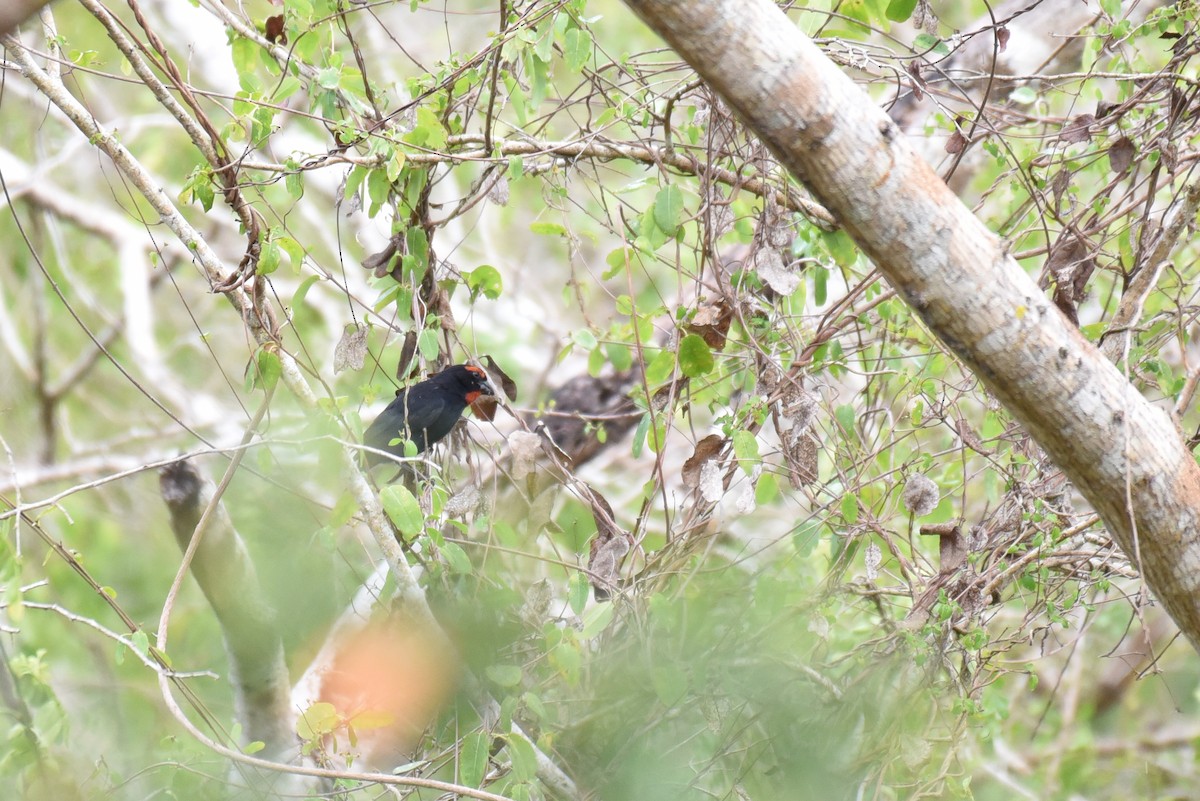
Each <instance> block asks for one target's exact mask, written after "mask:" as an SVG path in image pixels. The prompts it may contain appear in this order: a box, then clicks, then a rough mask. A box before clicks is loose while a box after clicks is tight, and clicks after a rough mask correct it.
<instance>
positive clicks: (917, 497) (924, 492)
mask: <svg viewBox="0 0 1200 801" xmlns="http://www.w3.org/2000/svg"><path fill="white" fill-rule="evenodd" d="M901 500H902V501H903V502H904V508H905V509H907V510H908V511H910V512H912V513H913V515H914V516H916V517H924V516H925V515H927V514H929V513H930V512H932V511H933V510H934V509H936V508H937V505H938V501H940V500H941V492H940V491H939V490H938V486H937V484H934V483H933V482H932V481H930V480H929V479H928V478H926V477H925V476H923V475H921V474H920V473H915V474H913V475H912V476H910V477H909V479H908V482H907V483H905V485H904V494H903V496H902V498H901Z"/></svg>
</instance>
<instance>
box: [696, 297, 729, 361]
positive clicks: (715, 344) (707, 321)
mask: <svg viewBox="0 0 1200 801" xmlns="http://www.w3.org/2000/svg"><path fill="white" fill-rule="evenodd" d="M732 322H733V310H732V309H730V308H729V306H728V305H726V304H725V302H724V301H718V302H717V303H710V304H707V305H705V306H701V307H700V308H698V309H696V313H695V314H693V315H692V319H691V320H689V321H688V323H687V325H686V329H687V331H688V333H691V334H698V335H699V336H700V338H701V339H703V340H704V344H706V345H708V346H709V347H710V348H712V349H713V350H724V349H725V342H726V340H727V339H728V336H729V325H730V323H732Z"/></svg>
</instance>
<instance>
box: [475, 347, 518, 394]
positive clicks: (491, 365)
mask: <svg viewBox="0 0 1200 801" xmlns="http://www.w3.org/2000/svg"><path fill="white" fill-rule="evenodd" d="M483 363H484V364H486V365H487V371H488V377H490V378H492V379H497V378H498V379H500V389H502V390H504V396H505V397H506V398H508V399H509V400H510V401H512V402H513V403H516V401H517V382H516V381H513V380H512V378H510V377H509V375H508V373H506V372H504V371H503V370H502V369H500V365H498V364H496V360H495V359H493V358H492V357H491V355H484V357H483Z"/></svg>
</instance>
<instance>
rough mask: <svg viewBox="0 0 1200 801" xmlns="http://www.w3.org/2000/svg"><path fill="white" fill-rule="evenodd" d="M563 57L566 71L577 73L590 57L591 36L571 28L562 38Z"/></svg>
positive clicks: (581, 30)
mask: <svg viewBox="0 0 1200 801" xmlns="http://www.w3.org/2000/svg"><path fill="white" fill-rule="evenodd" d="M563 57H564V59H565V60H566V62H567V69H568V70H570V71H571V72H579V71H580V70H582V69H583V65H584V64H586V63H587V61H588V59H589V58H591V57H592V34H591V32H590V31H585V30H583V29H581V28H572V29H571V30H569V31H567V33H566V35H564V36H563Z"/></svg>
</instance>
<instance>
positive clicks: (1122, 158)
mask: <svg viewBox="0 0 1200 801" xmlns="http://www.w3.org/2000/svg"><path fill="white" fill-rule="evenodd" d="M1136 150H1137V149H1136V148H1135V147H1134V145H1133V140H1132V139H1130V138H1129V137H1128V136H1122V137H1121V138H1120V139H1118V140H1117V141H1115V142H1113V143H1112V147H1110V148H1109V149H1108V166H1109V167H1110V168H1111V169H1112V171H1113V172H1115V173H1116V174H1117V175H1124V174H1125V173H1126V172H1129V165H1130V164H1132V163H1133V157H1134V155H1135V153H1136Z"/></svg>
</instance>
